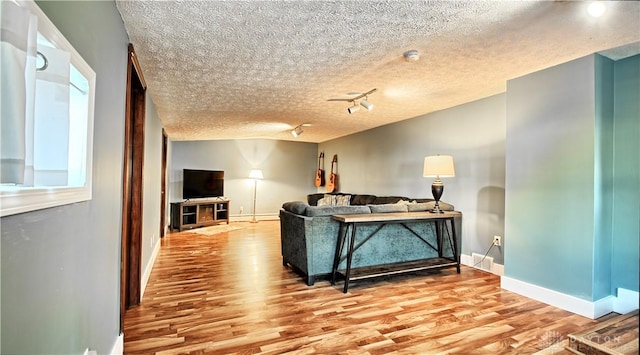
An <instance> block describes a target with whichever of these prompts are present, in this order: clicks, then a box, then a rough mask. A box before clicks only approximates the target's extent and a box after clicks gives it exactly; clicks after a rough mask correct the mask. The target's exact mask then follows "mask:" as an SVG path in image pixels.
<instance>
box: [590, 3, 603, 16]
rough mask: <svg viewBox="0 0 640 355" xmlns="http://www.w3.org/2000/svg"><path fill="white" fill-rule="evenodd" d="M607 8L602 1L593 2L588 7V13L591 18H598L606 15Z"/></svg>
mask: <svg viewBox="0 0 640 355" xmlns="http://www.w3.org/2000/svg"><path fill="white" fill-rule="evenodd" d="M604 11H605V7H604V3H603V2H602V1H592V2H591V3H590V4H589V6H588V7H587V12H589V15H591V17H595V18H598V17H600V16H602V15H603V14H604Z"/></svg>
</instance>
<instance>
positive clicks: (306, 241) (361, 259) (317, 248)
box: [280, 193, 461, 286]
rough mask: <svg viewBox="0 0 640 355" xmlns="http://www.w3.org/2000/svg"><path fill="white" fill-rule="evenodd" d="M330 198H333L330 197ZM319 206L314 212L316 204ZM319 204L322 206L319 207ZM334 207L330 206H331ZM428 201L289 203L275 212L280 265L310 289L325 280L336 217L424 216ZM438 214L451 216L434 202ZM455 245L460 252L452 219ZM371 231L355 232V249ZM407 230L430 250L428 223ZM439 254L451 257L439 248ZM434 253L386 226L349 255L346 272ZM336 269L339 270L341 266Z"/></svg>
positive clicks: (361, 198) (352, 198)
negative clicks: (416, 213)
mask: <svg viewBox="0 0 640 355" xmlns="http://www.w3.org/2000/svg"><path fill="white" fill-rule="evenodd" d="M331 196H333V197H331ZM337 196H340V198H339V199H338V200H339V203H340V202H341V203H343V205H335V204H329V205H322V204H323V203H326V200H327V198H329V197H331V198H333V199H335V198H336V197H337ZM319 201H320V204H321V205H320V206H318V202H319ZM323 201H324V202H323ZM333 202H334V203H335V200H333ZM434 203H435V202H434V201H433V200H432V199H411V198H407V197H402V196H383V197H378V196H375V195H361V194H346V193H340V194H331V195H328V194H311V195H308V196H307V201H306V202H305V201H292V202H286V203H284V204H283V205H282V209H281V210H280V237H281V243H282V262H283V265H285V266H290V267H292V268H293V269H294V270H295V271H296V272H298V273H300V274H302V275H303V276H304V278H305V281H306V283H307V285H310V286H311V285H313V284H314V282H315V280H316V279H317V278H319V277H323V278H326V277H328V276H330V274H331V271H332V267H333V260H334V257H335V251H336V244H337V239H338V231H339V226H340V225H339V223H338V222H337V221H336V220H334V219H332V218H331V216H333V215H336V214H356V213H385V212H414V211H428V210H431V209H432V208H433V205H434ZM440 208H441V209H443V210H445V211H453V210H454V208H453V206H452V205H450V204H447V203H444V202H442V201H440ZM455 224H456V231H457V245H458V251H459V250H460V241H461V233H460V231H461V229H460V226H461V218H456V219H455ZM376 228H377V226H375V225H364V226H360V227H359V228H358V230H357V231H358V233H357V235H356V245H357V243H358V242H359V241H361V240H362V239H363V238H366V237H367V236H368V235H369V234H371V232H372V231H373V230H375V229H376ZM410 228H411V229H412V230H414V231H415V232H417V233H418V234H420V235H422V236H426V239H427V240H428V241H429V242H430V243H431V244H432V245H436V235H435V230H434V228H433V223H431V222H425V221H422V222H412V223H410ZM445 252H446V253H448V254H447V255H451V256H453V252H452V251H451V248H450V247H449V246H448V244H446V243H445ZM437 256H438V255H437V252H436V251H434V250H433V249H432V248H429V247H428V246H427V245H426V244H425V243H424V242H422V241H421V240H419V239H418V238H416V237H415V236H413V235H412V234H411V233H410V232H409V233H408V232H407V230H406V229H405V227H403V226H402V225H400V224H389V225H386V226H385V227H384V228H382V229H381V230H380V231H379V232H378V233H376V234H375V236H374V237H372V238H371V239H370V240H368V241H367V243H366V244H364V245H362V246H361V247H360V248H359V249H358V250H357V252H356V253H354V256H353V261H352V267H353V268H357V267H366V266H377V265H385V264H391V263H397V262H405V261H414V260H420V259H425V258H428V257H437ZM340 268H341V269H342V268H344V262H343V263H342V264H341V266H340Z"/></svg>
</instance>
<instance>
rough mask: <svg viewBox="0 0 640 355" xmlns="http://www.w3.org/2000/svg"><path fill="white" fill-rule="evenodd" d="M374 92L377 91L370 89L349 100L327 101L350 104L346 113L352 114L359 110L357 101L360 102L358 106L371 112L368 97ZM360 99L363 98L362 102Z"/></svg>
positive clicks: (371, 106)
mask: <svg viewBox="0 0 640 355" xmlns="http://www.w3.org/2000/svg"><path fill="white" fill-rule="evenodd" d="M376 90H378V89H371V90H369V91H367V92H365V93H364V94H357V95H358V96H356V97H353V98H350V99H329V100H327V101H346V102H351V104H352V106H350V107H349V108H347V112H349V113H350V114H351V113H354V112H356V111H358V110H360V107H359V106H358V100H360V102H359V104H360V106H362V107H364V108H366V109H367V110H368V111H371V110H373V104H372V103H370V102H369V101H367V100H368V96H369V95H370V94H372V93H374V92H375V91H376ZM362 98H364V100H362Z"/></svg>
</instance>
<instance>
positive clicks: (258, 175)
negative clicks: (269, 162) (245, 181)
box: [249, 169, 264, 179]
mask: <svg viewBox="0 0 640 355" xmlns="http://www.w3.org/2000/svg"><path fill="white" fill-rule="evenodd" d="M249 178H251V179H262V178H264V177H263V176H262V170H260V169H253V170H251V172H250V173H249Z"/></svg>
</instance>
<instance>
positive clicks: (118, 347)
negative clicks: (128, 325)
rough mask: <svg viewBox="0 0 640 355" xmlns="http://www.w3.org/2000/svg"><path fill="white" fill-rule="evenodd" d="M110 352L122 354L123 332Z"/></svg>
mask: <svg viewBox="0 0 640 355" xmlns="http://www.w3.org/2000/svg"><path fill="white" fill-rule="evenodd" d="M158 244H159V243H158ZM110 354H111V355H122V354H124V333H120V335H119V336H118V338H117V339H116V343H115V344H113V347H112V348H111V352H110Z"/></svg>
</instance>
